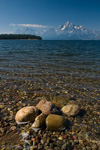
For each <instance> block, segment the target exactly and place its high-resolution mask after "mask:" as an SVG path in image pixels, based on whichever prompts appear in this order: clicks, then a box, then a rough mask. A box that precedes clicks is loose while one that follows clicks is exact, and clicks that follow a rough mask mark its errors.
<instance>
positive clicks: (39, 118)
mask: <svg viewBox="0 0 100 150" xmlns="http://www.w3.org/2000/svg"><path fill="white" fill-rule="evenodd" d="M45 119H46V116H45V115H44V114H42V113H41V114H40V115H39V116H37V117H36V118H35V122H34V123H33V124H32V127H33V128H40V127H43V126H44V125H45Z"/></svg>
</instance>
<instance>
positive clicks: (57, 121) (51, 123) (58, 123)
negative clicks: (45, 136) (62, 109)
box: [46, 114, 66, 131]
mask: <svg viewBox="0 0 100 150" xmlns="http://www.w3.org/2000/svg"><path fill="white" fill-rule="evenodd" d="M65 125H66V121H65V119H64V117H63V116H61V115H55V114H50V115H48V117H47V118H46V126H47V128H48V129H50V130H55V131H60V130H63V129H64V128H65Z"/></svg>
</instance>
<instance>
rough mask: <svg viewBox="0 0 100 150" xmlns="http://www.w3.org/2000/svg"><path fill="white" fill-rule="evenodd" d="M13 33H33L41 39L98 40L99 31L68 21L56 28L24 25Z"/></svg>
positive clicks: (99, 37)
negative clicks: (38, 27) (36, 27)
mask: <svg viewBox="0 0 100 150" xmlns="http://www.w3.org/2000/svg"><path fill="white" fill-rule="evenodd" d="M14 34H35V35H39V36H42V38H43V39H52V40H55V39H56V40H98V39H100V32H97V31H94V30H88V29H86V28H84V27H83V26H77V25H73V24H72V23H70V22H69V21H67V22H66V23H65V24H63V25H60V26H59V27H58V28H57V29H54V28H49V29H42V30H39V29H38V30H37V29H32V28H28V27H25V28H23V29H17V30H16V31H15V32H14Z"/></svg>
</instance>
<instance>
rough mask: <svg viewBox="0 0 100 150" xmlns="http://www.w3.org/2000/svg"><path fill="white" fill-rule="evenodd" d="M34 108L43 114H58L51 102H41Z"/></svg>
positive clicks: (58, 111)
mask: <svg viewBox="0 0 100 150" xmlns="http://www.w3.org/2000/svg"><path fill="white" fill-rule="evenodd" d="M36 107H37V108H38V109H40V110H41V111H42V113H43V114H45V115H49V114H59V113H60V110H58V108H57V107H56V106H55V104H53V103H52V102H49V101H46V100H41V101H40V102H39V103H38V104H37V105H36Z"/></svg>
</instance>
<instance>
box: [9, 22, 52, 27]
mask: <svg viewBox="0 0 100 150" xmlns="http://www.w3.org/2000/svg"><path fill="white" fill-rule="evenodd" d="M10 26H13V27H16V26H20V27H33V28H48V27H50V26H45V25H39V24H14V23H11V24H10Z"/></svg>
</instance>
